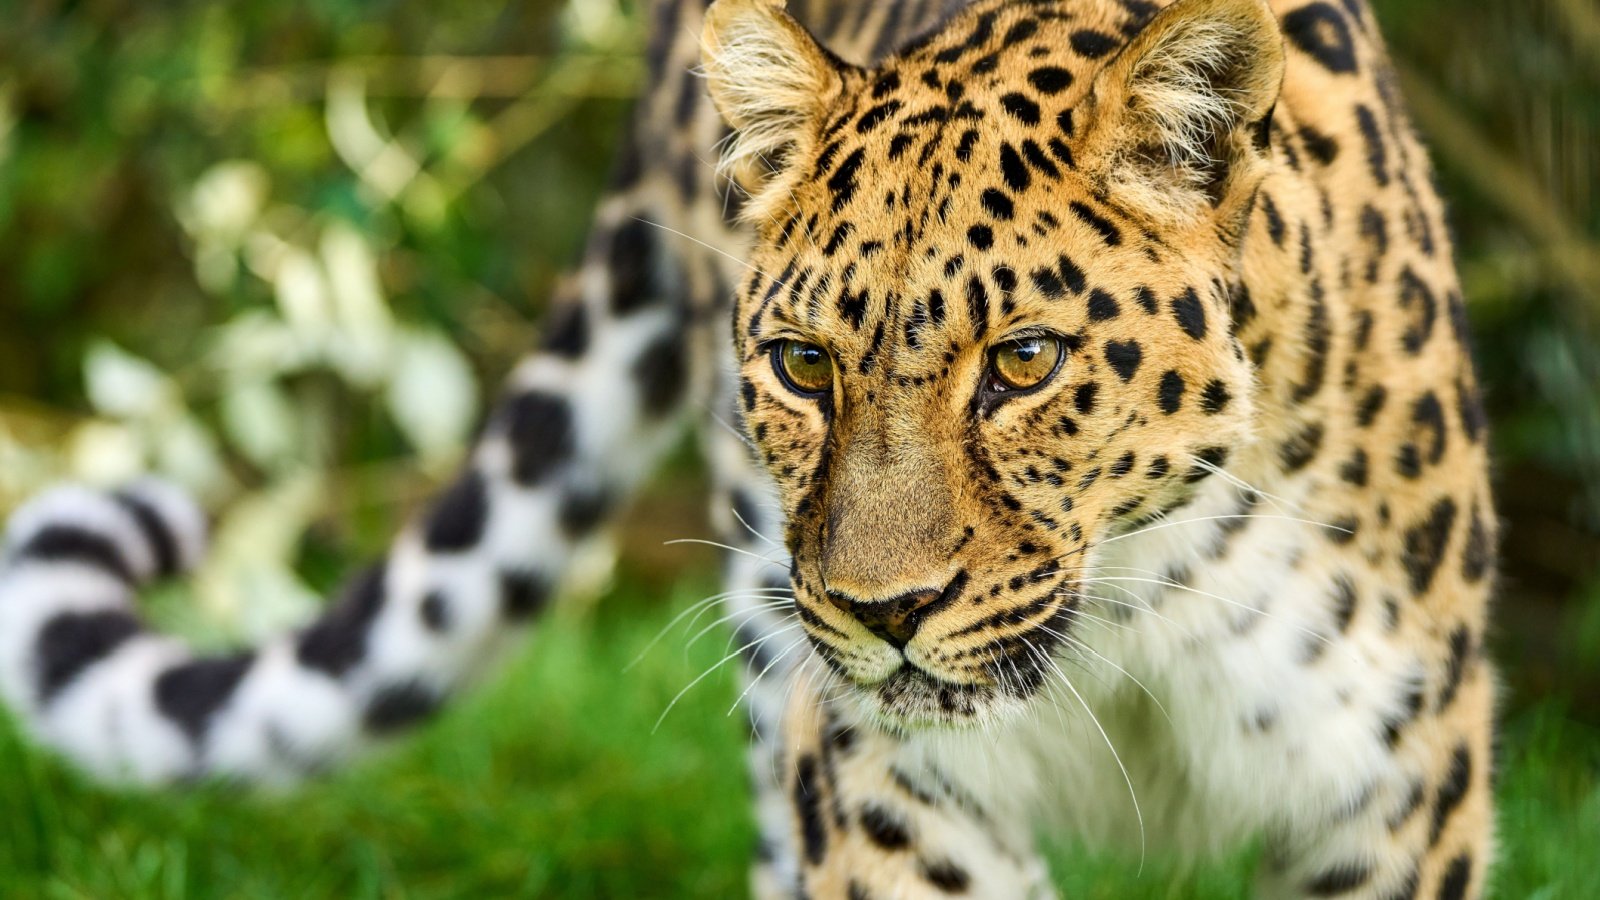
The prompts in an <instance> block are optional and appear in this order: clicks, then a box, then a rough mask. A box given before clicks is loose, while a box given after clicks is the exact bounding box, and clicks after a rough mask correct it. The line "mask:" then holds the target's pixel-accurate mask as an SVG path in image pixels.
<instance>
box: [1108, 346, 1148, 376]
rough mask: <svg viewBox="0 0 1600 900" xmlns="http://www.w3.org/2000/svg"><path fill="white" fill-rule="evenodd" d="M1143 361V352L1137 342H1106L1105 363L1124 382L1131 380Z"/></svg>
mask: <svg viewBox="0 0 1600 900" xmlns="http://www.w3.org/2000/svg"><path fill="white" fill-rule="evenodd" d="M1143 359H1144V351H1143V350H1142V349H1140V347H1139V342H1138V341H1106V362H1107V363H1110V364H1111V368H1112V370H1113V371H1115V372H1116V373H1117V377H1118V378H1121V379H1122V380H1123V381H1124V382H1127V381H1132V380H1133V376H1134V373H1135V372H1138V371H1139V363H1140V362H1141V361H1143Z"/></svg>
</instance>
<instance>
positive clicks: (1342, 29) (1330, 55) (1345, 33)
mask: <svg viewBox="0 0 1600 900" xmlns="http://www.w3.org/2000/svg"><path fill="white" fill-rule="evenodd" d="M1283 33H1284V34H1285V35H1286V36H1287V37H1288V38H1289V40H1290V41H1291V42H1292V43H1293V44H1294V45H1295V46H1296V47H1299V48H1300V49H1301V50H1302V51H1304V52H1305V53H1306V55H1308V56H1310V57H1311V58H1313V59H1315V60H1316V61H1317V62H1319V63H1321V64H1322V66H1323V68H1325V69H1327V70H1328V71H1330V72H1336V73H1339V74H1348V73H1350V72H1354V71H1355V70H1356V50H1355V44H1354V42H1352V41H1351V40H1350V26H1349V24H1347V23H1346V22H1345V20H1344V16H1342V15H1340V14H1339V11H1338V10H1337V9H1335V8H1333V6H1331V5H1329V4H1327V3H1311V4H1307V5H1305V6H1302V7H1300V8H1299V9H1297V10H1295V11H1293V12H1291V13H1289V14H1288V15H1286V16H1284V17H1283Z"/></svg>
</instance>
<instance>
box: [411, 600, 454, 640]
mask: <svg viewBox="0 0 1600 900" xmlns="http://www.w3.org/2000/svg"><path fill="white" fill-rule="evenodd" d="M418 615H419V616H421V618H422V624H423V626H424V627H426V628H427V629H428V630H429V631H431V632H433V633H435V634H443V633H445V632H446V631H449V630H450V604H449V601H447V600H445V598H444V594H443V593H441V592H439V591H429V592H428V595H427V596H425V597H423V598H422V605H421V606H420V607H418Z"/></svg>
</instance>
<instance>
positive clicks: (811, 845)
mask: <svg viewBox="0 0 1600 900" xmlns="http://www.w3.org/2000/svg"><path fill="white" fill-rule="evenodd" d="M816 781H817V758H816V757H815V756H812V755H811V754H809V753H807V754H804V755H802V756H801V757H800V759H799V761H798V762H797V763H796V765H795V773H794V809H795V814H796V815H797V816H798V817H799V819H800V835H801V839H802V841H803V842H804V844H805V853H806V859H807V860H809V861H810V862H811V864H812V865H817V864H818V863H821V862H822V858H823V856H824V855H825V854H826V853H827V849H828V832H827V825H826V824H825V823H824V822H823V819H822V794H821V792H820V791H819V790H818V789H817V784H816Z"/></svg>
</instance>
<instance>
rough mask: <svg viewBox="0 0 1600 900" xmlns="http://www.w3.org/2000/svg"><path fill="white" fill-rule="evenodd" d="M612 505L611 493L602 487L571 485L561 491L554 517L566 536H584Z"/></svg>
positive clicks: (574, 537) (597, 524)
mask: <svg viewBox="0 0 1600 900" xmlns="http://www.w3.org/2000/svg"><path fill="white" fill-rule="evenodd" d="M613 505H614V502H613V497H612V494H611V493H610V492H609V491H607V490H606V489H604V488H601V487H593V486H583V487H578V486H572V487H568V488H567V490H565V491H563V492H562V495H561V506H560V508H559V509H558V510H557V511H556V519H557V521H559V522H560V523H561V531H562V532H563V533H564V534H566V536H567V537H569V538H573V539H577V538H582V537H586V536H587V535H588V534H589V533H590V532H592V531H594V530H595V528H597V527H599V525H600V523H601V522H603V521H604V520H605V517H606V514H607V513H609V512H610V511H611V509H612V506H613Z"/></svg>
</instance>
